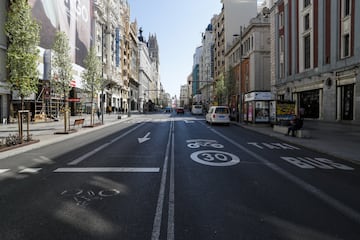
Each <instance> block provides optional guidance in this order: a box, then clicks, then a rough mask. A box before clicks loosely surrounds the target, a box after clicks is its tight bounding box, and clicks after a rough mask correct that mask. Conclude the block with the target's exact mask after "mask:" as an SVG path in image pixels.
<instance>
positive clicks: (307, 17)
mask: <svg viewBox="0 0 360 240" xmlns="http://www.w3.org/2000/svg"><path fill="white" fill-rule="evenodd" d="M309 29H310V14H306V15H305V16H304V30H305V31H306V30H309Z"/></svg>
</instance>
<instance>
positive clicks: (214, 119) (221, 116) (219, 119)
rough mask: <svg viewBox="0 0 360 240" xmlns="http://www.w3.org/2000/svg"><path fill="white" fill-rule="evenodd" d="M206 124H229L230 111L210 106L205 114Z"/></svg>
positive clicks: (226, 108) (222, 107)
mask: <svg viewBox="0 0 360 240" xmlns="http://www.w3.org/2000/svg"><path fill="white" fill-rule="evenodd" d="M205 118H206V122H207V123H209V124H213V123H223V124H226V125H229V124H230V110H229V108H228V107H227V106H212V107H210V109H209V112H208V113H207V114H206V117H205Z"/></svg>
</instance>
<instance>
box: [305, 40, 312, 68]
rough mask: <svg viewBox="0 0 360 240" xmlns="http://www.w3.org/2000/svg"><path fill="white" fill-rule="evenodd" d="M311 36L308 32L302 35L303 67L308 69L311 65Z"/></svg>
mask: <svg viewBox="0 0 360 240" xmlns="http://www.w3.org/2000/svg"><path fill="white" fill-rule="evenodd" d="M310 59H311V37H310V34H308V35H306V36H305V37H304V68H305V69H308V68H310V67H311V64H310Z"/></svg>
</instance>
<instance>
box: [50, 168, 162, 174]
mask: <svg viewBox="0 0 360 240" xmlns="http://www.w3.org/2000/svg"><path fill="white" fill-rule="evenodd" d="M54 172H56V173H90V172H102V173H110V172H139V173H157V172H160V168H120V167H83V168H58V169H55V170H54Z"/></svg>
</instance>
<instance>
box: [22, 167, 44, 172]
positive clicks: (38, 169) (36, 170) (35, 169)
mask: <svg viewBox="0 0 360 240" xmlns="http://www.w3.org/2000/svg"><path fill="white" fill-rule="evenodd" d="M41 169H42V168H24V169H23V170H21V171H19V173H38V172H39V171H40V170H41Z"/></svg>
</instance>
